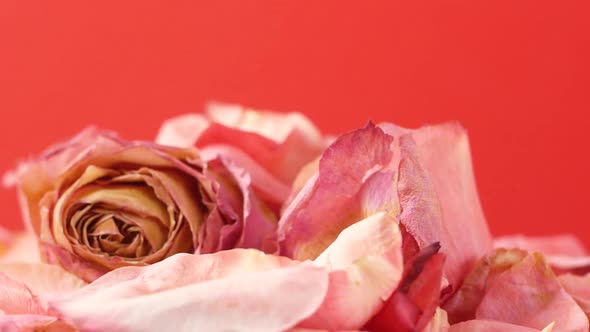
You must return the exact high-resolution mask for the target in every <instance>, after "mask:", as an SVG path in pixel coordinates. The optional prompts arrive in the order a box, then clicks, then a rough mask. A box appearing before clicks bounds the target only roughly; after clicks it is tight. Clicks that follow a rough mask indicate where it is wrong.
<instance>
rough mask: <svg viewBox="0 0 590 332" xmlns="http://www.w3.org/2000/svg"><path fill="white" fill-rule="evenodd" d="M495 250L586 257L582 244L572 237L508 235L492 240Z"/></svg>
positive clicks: (568, 235)
mask: <svg viewBox="0 0 590 332" xmlns="http://www.w3.org/2000/svg"><path fill="white" fill-rule="evenodd" d="M494 247H496V248H507V249H510V248H519V249H523V250H526V251H529V252H540V253H542V254H544V255H546V256H554V255H557V256H572V257H583V256H586V255H588V252H587V251H586V248H585V247H584V244H583V243H582V242H581V241H580V240H579V239H578V238H577V237H576V236H574V235H571V234H562V235H554V236H524V235H509V236H501V237H497V238H495V239H494Z"/></svg>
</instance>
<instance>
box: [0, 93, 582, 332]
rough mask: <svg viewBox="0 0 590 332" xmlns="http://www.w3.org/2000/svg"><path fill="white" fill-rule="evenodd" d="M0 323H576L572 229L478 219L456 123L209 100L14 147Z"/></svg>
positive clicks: (330, 326) (0, 252) (82, 326)
mask: <svg viewBox="0 0 590 332" xmlns="http://www.w3.org/2000/svg"><path fill="white" fill-rule="evenodd" d="M5 183H6V185H16V187H17V188H18V195H19V198H20V202H21V207H22V211H23V220H24V223H25V226H26V229H27V231H25V232H20V233H9V232H8V231H4V230H2V229H0V331H37V330H43V331H357V330H362V331H401V332H405V331H429V332H434V331H450V332H459V331H470V332H472V331H475V332H477V331H482V332H483V331H508V332H510V331H514V332H517V331H522V332H526V331H554V332H559V331H589V323H588V316H589V315H590V274H586V273H588V272H590V256H588V254H587V252H586V250H585V249H584V247H583V245H582V244H581V243H580V242H579V241H578V240H577V239H576V238H574V237H572V236H568V235H560V236H555V237H546V238H527V237H524V236H509V237H503V238H493V237H492V236H491V235H490V232H489V230H488V226H487V224H486V221H485V218H484V215H483V213H482V209H481V206H480V202H479V198H478V195H477V190H476V187H475V181H474V178H473V171H472V166H471V157H470V151H469V142H468V138H467V134H466V132H465V130H464V129H463V128H462V127H461V126H460V125H459V124H456V123H446V124H441V125H436V126H426V127H422V128H419V129H416V130H410V129H404V128H400V127H398V126H395V125H393V124H390V123H382V124H378V125H375V124H372V123H369V124H368V125H366V126H365V127H363V128H360V129H358V130H354V131H352V132H349V133H346V134H343V135H340V136H338V137H327V136H323V135H322V134H321V133H320V132H319V131H318V129H317V128H316V127H315V126H314V125H313V124H312V123H311V122H310V121H309V120H308V119H307V118H305V117H304V116H302V115H301V114H297V113H271V112H258V111H253V110H248V109H244V108H242V107H239V106H232V105H217V104H215V105H211V106H210V107H209V109H208V112H207V114H206V115H202V114H190V115H185V116H179V117H176V118H173V119H170V120H168V121H166V122H165V123H164V124H163V126H162V128H161V130H160V132H159V134H158V135H157V138H156V139H155V141H154V142H143V141H142V142H139V141H127V140H125V139H123V138H121V137H120V136H119V135H117V134H116V133H113V132H109V131H103V130H98V129H96V128H89V129H86V130H84V131H82V132H81V133H80V134H79V135H77V136H76V137H74V138H72V139H71V140H69V141H67V142H64V143H62V144H59V145H55V146H54V147H52V148H50V149H48V150H47V151H45V152H44V153H43V154H41V155H39V156H36V157H34V158H30V159H29V160H27V161H25V162H23V163H21V164H20V165H19V167H18V168H17V170H15V171H14V172H11V173H9V174H7V175H6V176H5Z"/></svg>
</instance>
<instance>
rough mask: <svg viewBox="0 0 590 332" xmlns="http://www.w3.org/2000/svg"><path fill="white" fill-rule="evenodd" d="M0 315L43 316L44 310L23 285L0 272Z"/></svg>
mask: <svg viewBox="0 0 590 332" xmlns="http://www.w3.org/2000/svg"><path fill="white" fill-rule="evenodd" d="M0 313H4V314H44V313H45V310H44V308H43V306H42V304H41V303H40V301H39V299H38V298H37V297H36V296H35V295H34V294H33V293H31V291H30V290H29V289H28V288H27V286H26V285H25V284H23V283H22V282H20V281H16V280H14V279H13V278H11V277H9V276H7V275H6V274H4V273H2V272H0Z"/></svg>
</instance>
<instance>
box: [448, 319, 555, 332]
mask: <svg viewBox="0 0 590 332" xmlns="http://www.w3.org/2000/svg"><path fill="white" fill-rule="evenodd" d="M498 331H502V332H539V331H540V330H538V329H534V328H530V327H525V326H519V325H514V324H509V323H504V322H497V321H493V320H470V321H466V322H462V323H458V324H453V325H451V328H450V329H449V330H448V332H498ZM542 332H551V329H548V330H543V331H542Z"/></svg>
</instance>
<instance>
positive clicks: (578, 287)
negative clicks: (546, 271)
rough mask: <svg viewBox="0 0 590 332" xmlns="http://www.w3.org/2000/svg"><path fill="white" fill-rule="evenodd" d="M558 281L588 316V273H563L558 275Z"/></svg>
mask: <svg viewBox="0 0 590 332" xmlns="http://www.w3.org/2000/svg"><path fill="white" fill-rule="evenodd" d="M558 280H559V283H560V284H561V286H562V287H563V289H565V291H566V292H567V293H568V294H569V295H571V296H572V297H573V298H574V300H575V301H576V303H577V304H578V305H579V306H580V308H582V310H584V312H585V313H586V316H588V317H590V274H586V275H584V276H577V275H573V274H563V275H560V276H559V277H558Z"/></svg>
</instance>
